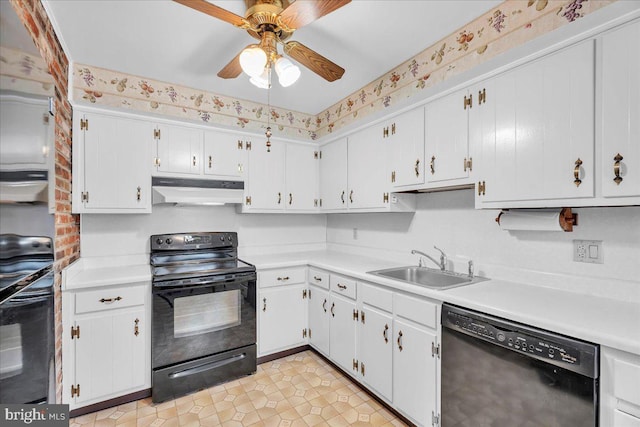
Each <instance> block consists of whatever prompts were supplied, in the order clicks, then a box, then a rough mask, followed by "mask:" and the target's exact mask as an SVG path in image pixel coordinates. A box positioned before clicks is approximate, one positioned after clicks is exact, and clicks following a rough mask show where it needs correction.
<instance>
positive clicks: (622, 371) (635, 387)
mask: <svg viewBox="0 0 640 427" xmlns="http://www.w3.org/2000/svg"><path fill="white" fill-rule="evenodd" d="M613 377H614V378H613V394H614V396H615V397H616V398H618V399H620V400H624V401H626V402H629V403H633V404H634V405H637V406H640V365H636V364H634V363H628V362H623V361H622V360H618V359H615V360H614V362H613Z"/></svg>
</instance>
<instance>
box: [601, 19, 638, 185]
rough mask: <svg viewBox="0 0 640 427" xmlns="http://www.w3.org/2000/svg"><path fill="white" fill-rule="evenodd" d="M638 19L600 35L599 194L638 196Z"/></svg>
mask: <svg viewBox="0 0 640 427" xmlns="http://www.w3.org/2000/svg"><path fill="white" fill-rule="evenodd" d="M638 38H640V21H638V20H636V21H635V22H633V23H631V24H628V25H625V26H624V27H621V28H618V29H615V30H613V31H611V32H608V33H606V34H604V35H603V36H602V90H601V92H600V94H601V97H602V151H601V155H602V194H603V196H604V197H625V196H640V77H639V76H640V49H638V45H637V42H636V40H638Z"/></svg>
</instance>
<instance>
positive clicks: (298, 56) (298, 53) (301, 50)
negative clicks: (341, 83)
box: [284, 41, 344, 82]
mask: <svg viewBox="0 0 640 427" xmlns="http://www.w3.org/2000/svg"><path fill="white" fill-rule="evenodd" d="M284 51H285V53H286V54H287V55H289V56H290V57H292V58H293V59H295V60H296V61H298V62H299V63H300V64H302V65H304V66H305V67H307V68H308V69H310V70H311V71H313V72H314V73H316V74H317V75H319V76H320V77H322V78H323V79H325V80H327V81H330V82H333V81H335V80H338V79H339V78H341V77H342V75H343V74H344V68H342V67H341V66H339V65H337V64H334V63H333V62H331V61H329V60H328V59H327V58H325V57H324V56H322V55H320V54H319V53H317V52H315V51H313V50H311V49H309V48H308V47H306V46H305V45H303V44H302V43H300V42H296V41H291V42H288V43H285V45H284Z"/></svg>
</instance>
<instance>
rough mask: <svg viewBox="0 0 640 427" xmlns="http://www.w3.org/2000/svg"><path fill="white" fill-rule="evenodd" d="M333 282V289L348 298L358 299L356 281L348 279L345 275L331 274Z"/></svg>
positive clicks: (330, 280)
mask: <svg viewBox="0 0 640 427" xmlns="http://www.w3.org/2000/svg"><path fill="white" fill-rule="evenodd" d="M329 282H330V283H331V291H332V292H335V293H337V294H340V295H344V296H345V297H347V298H351V299H356V281H355V280H353V279H347V278H346V277H344V276H338V275H335V274H332V275H331V278H330V279H329Z"/></svg>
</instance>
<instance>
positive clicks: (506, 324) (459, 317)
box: [442, 305, 597, 371]
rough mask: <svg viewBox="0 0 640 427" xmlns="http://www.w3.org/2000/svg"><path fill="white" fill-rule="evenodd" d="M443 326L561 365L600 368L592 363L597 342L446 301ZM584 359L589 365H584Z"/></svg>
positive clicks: (586, 368)
mask: <svg viewBox="0 0 640 427" xmlns="http://www.w3.org/2000/svg"><path fill="white" fill-rule="evenodd" d="M442 326H443V327H445V328H449V329H452V330H457V331H459V332H461V333H464V334H466V335H470V336H473V337H476V338H478V339H482V340H484V341H488V342H491V343H492V344H494V345H497V346H500V347H504V348H508V349H510V350H513V351H516V352H519V353H522V354H527V355H530V356H532V357H535V358H536V359H539V360H546V361H549V362H551V363H553V364H555V365H558V366H563V367H567V366H569V365H570V366H573V367H574V369H577V370H580V371H582V370H587V371H589V370H593V369H597V366H592V365H593V355H594V354H597V346H594V345H592V344H588V343H582V342H580V341H577V340H574V339H572V338H568V337H564V336H561V335H557V334H554V333H551V332H547V331H543V330H537V329H534V328H532V327H528V326H526V325H522V324H519V323H515V322H512V321H509V320H505V319H500V318H496V317H493V316H489V315H483V314H480V313H475V312H470V311H468V310H466V309H463V308H458V307H452V306H449V305H444V306H443V308H442ZM443 351H446V349H444V348H443ZM585 356H586V357H585ZM583 359H584V360H583ZM585 362H586V365H588V366H581V365H582V364H583V363H585Z"/></svg>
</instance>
